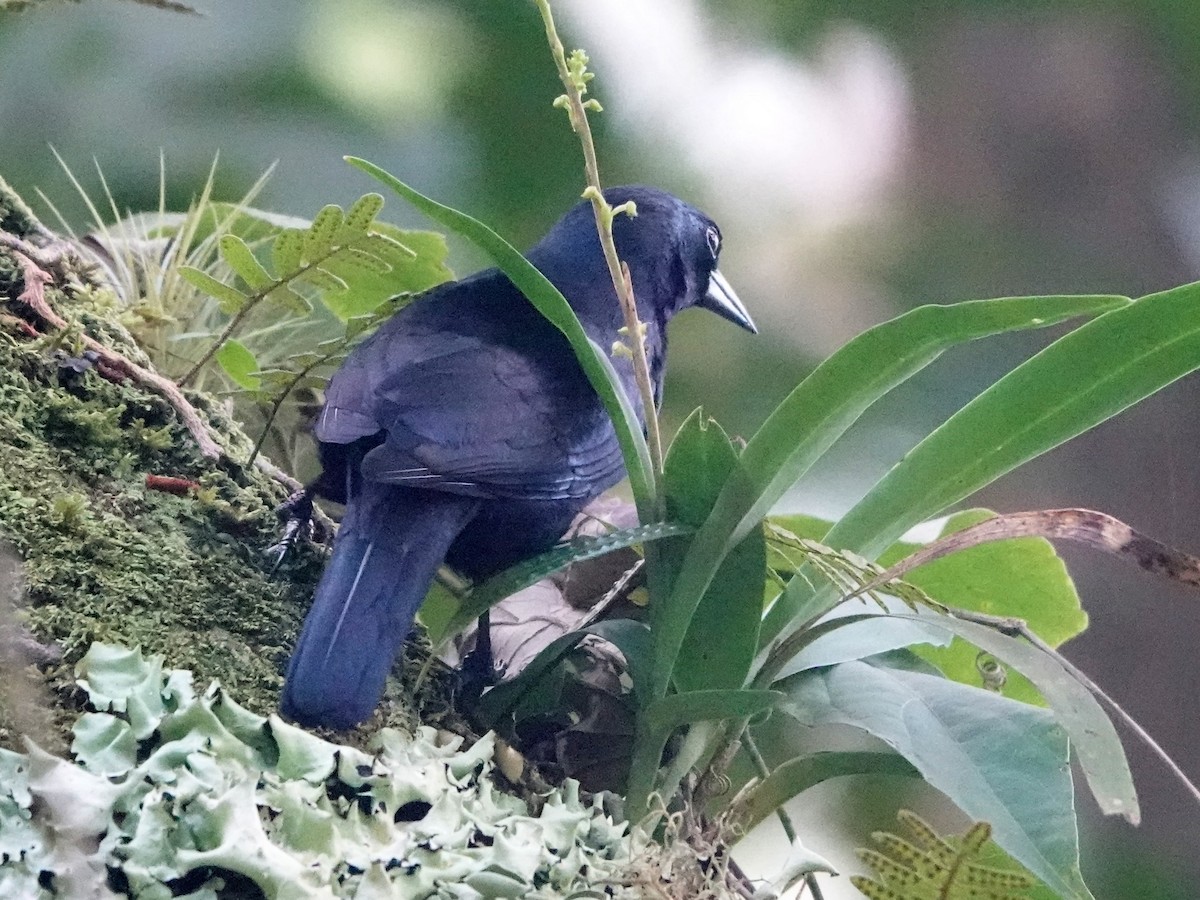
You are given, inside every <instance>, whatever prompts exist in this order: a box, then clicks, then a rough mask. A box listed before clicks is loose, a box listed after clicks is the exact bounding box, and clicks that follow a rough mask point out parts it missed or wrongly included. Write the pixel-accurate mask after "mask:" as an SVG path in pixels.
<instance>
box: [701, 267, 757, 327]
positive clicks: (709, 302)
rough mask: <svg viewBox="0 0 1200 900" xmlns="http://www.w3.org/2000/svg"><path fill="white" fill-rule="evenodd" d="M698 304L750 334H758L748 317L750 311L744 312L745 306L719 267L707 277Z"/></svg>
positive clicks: (752, 321)
mask: <svg viewBox="0 0 1200 900" xmlns="http://www.w3.org/2000/svg"><path fill="white" fill-rule="evenodd" d="M700 305H701V306H702V307H704V308H705V309H707V310H709V311H710V312H715V313H716V314H717V315H718V316H720V317H721V318H723V319H728V320H729V321H730V322H732V323H733V324H734V325H740V326H742V327H743V328H745V329H746V330H747V331H749V332H750V333H751V334H758V328H757V327H756V326H755V325H754V320H753V319H751V318H750V313H748V312H746V307H744V306H743V305H742V301H741V300H739V299H738V295H737V294H736V293H735V292H734V290H733V288H731V287H730V286H729V282H728V281H726V280H725V276H724V275H722V274H721V271H720V269H713V270H712V274H711V275H710V276H709V277H708V290H707V291H706V292H705V294H704V296H703V297H701V298H700Z"/></svg>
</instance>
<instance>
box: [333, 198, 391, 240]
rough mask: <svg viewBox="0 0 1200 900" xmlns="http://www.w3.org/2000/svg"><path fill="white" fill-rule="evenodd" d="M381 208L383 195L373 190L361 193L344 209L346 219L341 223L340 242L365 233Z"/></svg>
mask: <svg viewBox="0 0 1200 900" xmlns="http://www.w3.org/2000/svg"><path fill="white" fill-rule="evenodd" d="M381 209H383V195H382V194H376V193H374V192H372V193H370V194H363V195H362V196H361V197H359V198H358V199H357V200H355V201H354V203H353V205H351V207H350V208H349V209H348V210H346V221H345V222H344V223H343V225H342V234H341V239H342V243H349V242H350V241H351V240H352V239H353V238H356V237H361V236H362V235H365V234H366V233H367V230H368V229H369V228H370V227H371V223H372V222H374V221H375V217H376V216H377V215H379V211H380V210H381Z"/></svg>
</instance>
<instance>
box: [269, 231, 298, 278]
mask: <svg viewBox="0 0 1200 900" xmlns="http://www.w3.org/2000/svg"><path fill="white" fill-rule="evenodd" d="M304 235H305V232H304V231H302V230H301V229H299V228H288V229H285V230H284V231H281V232H279V236H278V237H276V238H275V243H274V244H272V245H271V263H272V264H273V265H274V266H275V271H276V273H278V275H279V277H280V278H287V277H288V276H290V275H292V274H293V273H294V272H295V271H296V270H297V269H299V268H300V264H301V263H302V262H303V261H304Z"/></svg>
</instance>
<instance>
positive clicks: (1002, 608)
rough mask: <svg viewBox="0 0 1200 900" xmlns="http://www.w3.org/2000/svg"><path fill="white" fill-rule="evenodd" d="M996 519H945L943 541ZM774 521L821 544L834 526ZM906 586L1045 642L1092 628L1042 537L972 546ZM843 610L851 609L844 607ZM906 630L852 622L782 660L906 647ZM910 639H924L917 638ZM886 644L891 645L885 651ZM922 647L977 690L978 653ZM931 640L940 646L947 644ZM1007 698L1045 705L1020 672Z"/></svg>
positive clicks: (890, 559)
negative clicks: (1010, 619)
mask: <svg viewBox="0 0 1200 900" xmlns="http://www.w3.org/2000/svg"><path fill="white" fill-rule="evenodd" d="M991 515H993V513H991V512H990V511H988V510H983V509H974V510H964V511H963V512H959V513H955V514H954V515H953V516H950V518H949V519H948V520H947V521H946V523H945V525H944V526H943V528H942V531H941V534H939V537H943V536H945V535H947V534H951V533H952V532H955V531H958V530H960V529H962V528H966V527H968V526H970V525H972V524H974V523H976V522H979V521H983V520H984V519H986V518H988V517H990V516H991ZM770 521H771V522H773V523H774V524H776V525H779V526H780V527H782V528H785V529H787V530H788V531H790V532H792V533H793V534H795V535H797V536H798V537H801V538H808V539H810V540H814V541H821V542H824V541H825V538H826V535H827V534H828V533H829V529H830V528H831V527H832V523H830V522H827V521H825V520H823V519H817V518H814V517H812V516H800V515H791V516H773V517H771V520H770ZM922 546H924V545H922V544H916V543H910V542H907V541H898V542H896V543H895V544H893V545H892V546H891V547H889V548H888V549H887V550H886V551H884V552H883V553H882V554H881V555H880V557H879V562H880V564H881V565H883V566H885V567H886V566H891V565H893V564H894V563H896V562H898V561H899V560H901V559H904V558H905V557H907V556H909V555H911V554H912V553H914V552H916V551H917V550H919V549H921V547H922ZM905 581H907V582H908V583H910V584H913V585H915V586H916V587H919V588H920V589H921V590H923V591H924V592H925V593H926V594H928V595H929V596H930V597H931V598H932V599H934V600H937V601H938V602H940V603H943V604H945V605H947V606H953V607H957V608H959V609H968V610H972V611H974V612H982V613H988V614H990V615H998V616H1015V617H1017V618H1020V619H1023V620H1024V621H1025V622H1026V624H1028V625H1029V627H1030V628H1032V629H1033V630H1034V631H1035V632H1036V633H1037V634H1038V636H1039V637H1040V638H1042V640H1044V641H1046V643H1048V644H1050V645H1051V646H1053V647H1057V646H1058V645H1059V644H1061V643H1063V642H1064V641H1066V640H1069V639H1070V638H1072V637H1074V636H1075V635H1077V634H1079V633H1081V632H1082V631H1083V630H1084V628H1085V627H1086V626H1087V615H1086V614H1085V613H1084V612H1083V610H1082V608H1081V606H1080V603H1079V595H1078V593H1077V592H1076V590H1075V585H1074V583H1073V582H1072V581H1071V577H1070V575H1069V574H1068V572H1067V570H1066V567H1065V565H1064V564H1063V561H1062V559H1061V558H1060V557H1059V556H1058V554H1057V553H1056V552H1055V551H1054V547H1053V546H1052V545H1051V544H1050V543H1049V542H1048V541H1044V540H1040V539H1038V538H1019V539H1016V540H1011V541H997V542H994V543H991V544H985V545H982V546H979V547H972V548H971V549H969V550H965V551H963V552H961V553H955V554H953V555H951V556H947V557H945V558H943V559H939V560H936V561H935V562H932V563H929V564H928V565H925V566H922V567H921V568H919V569H915V570H913V571H912V572H910V573H908V575H907V576H906V577H905ZM806 587H807V586H806ZM843 608H846V607H844V606H843V607H839V609H843ZM849 610H850V611H860V612H861V611H867V612H870V611H871V610H870V608H869V607H867V606H864V605H863V604H862V603H858V602H856V603H853V604H851V605H850V607H849ZM895 621H896V620H892V622H895ZM909 628H910V626H904V628H902V629H897V628H896V627H895V625H894V624H884V622H882V621H878V620H877V621H876V622H874V623H872V622H870V621H867V622H864V623H862V624H855V625H854V626H852V627H850V628H847V629H843V630H840V631H838V632H836V633H834V634H830V635H829V636H828V637H827V638H822V640H821V642H820V645H819V646H814V645H809V646H807V647H805V649H804V651H803V653H802V656H803V657H804V659H800V658H797V659H793V660H791V661H787V662H785V664H784V668H783V670H782V671H783V673H784V674H790V673H792V672H796V671H799V669H800V668H812V667H814V665H820V664H830V663H833V662H842V661H844V660H845V659H861V658H863V657H864V656H870V655H873V654H875V653H882V652H884V651H886V650H890V649H896V648H899V647H902V646H905V645H904V644H903V643H901V641H902V640H903V637H904V635H905V634H908V633H909V630H908V629H909ZM920 628H921V629H925V630H926V631H927V630H928V629H927V628H926V626H925V625H924V624H920ZM942 633H943V634H944V633H945V632H944V631H943V632H942ZM913 637H914V639H919V638H918V636H917V635H916V634H913ZM855 643H860V645H861V649H862V650H863V651H864V652H862V653H857V654H856V655H854V656H843V657H842V658H841V659H837V658H834V657H835V656H836V655H838V654H841V653H854V652H855V651H854V645H855ZM889 643H890V644H891V646H888V644H889ZM923 643H924V644H925V646H921V647H916V648H914V652H915V653H916V654H917V655H918V656H921V657H922V658H924V659H928V660H929V661H931V662H933V663H935V664H936V665H937V666H938V668H939V669H941V670H942V672H943V673H944V674H946V675H947V676H949V677H950V678H953V679H954V680H955V681H961V682H962V683H963V684H971V685H977V686H978V685H979V683H980V677H979V672H978V669H977V668H976V659H977V656H978V650H976V649H975V648H973V647H971V646H970V645H968V644H966V643H964V642H963V641H961V640H959V641H955V642H954V643H953V644H951V646H949V647H945V646H930V645H929V644H930V640H929V639H928V638H926V639H925V641H923ZM934 643H936V644H939V645H940V644H941V643H942V642H941V641H935V642H934ZM821 660H823V662H820V661H821ZM1004 695H1005V696H1006V697H1009V698H1011V699H1013V700H1022V701H1024V702H1026V703H1039V702H1041V695H1040V694H1038V692H1037V690H1036V689H1035V688H1034V687H1033V686H1032V685H1031V684H1030V683H1029V682H1028V681H1027V680H1026V679H1025V678H1024V676H1022V675H1021V674H1020V673H1014V674H1013V675H1012V677H1010V678H1009V680H1008V682H1007V683H1006V684H1005V686H1004Z"/></svg>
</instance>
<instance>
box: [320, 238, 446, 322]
mask: <svg viewBox="0 0 1200 900" xmlns="http://www.w3.org/2000/svg"><path fill="white" fill-rule="evenodd" d="M372 228H374V229H375V231H373V232H372V233H371V234H369V235H367V236H366V237H365V238H360V239H358V240H356V241H355V242H354V244H353V247H352V248H350V249H348V250H346V251H343V252H341V253H338V254H337V255H335V256H334V257H333V258H331V259H329V260H327V261H326V262H325V263H324V265H323V268H326V269H328V270H329V271H330V272H332V273H334V274H335V275H337V276H339V277H341V278H342V280H344V281H345V282H346V283H347V285H348V286H349V287H348V290H346V291H344V292H335V293H332V294H325V295H323V296H322V298H321V300H322V302H323V303H324V304H325V305H326V306H327V307H328V308H329V310H330V312H332V313H333V314H334V315H335V316H337V317H338V318H339V319H340V320H341V321H343V322H346V321H348V320H350V319H353V318H354V317H356V316H361V315H366V314H368V313H373V312H375V310H377V309H378V308H379V307H380V305H381V304H382V303H383V302H384V301H385V300H388V299H389V298H394V297H396V296H398V295H402V294H421V293H424V292H425V291H427V290H429V289H430V288H432V287H435V286H437V285H439V284H442V283H443V282H445V281H447V280H449V279H450V278H452V277H453V275H454V273H453V272H451V271H450V269H449V268H448V267H447V266H446V257H447V254H448V253H449V249H448V248H447V246H446V239H445V237H443V236H442V235H440V234H438V233H436V232H433V231H406V230H404V229H401V228H397V227H396V226H394V225H389V224H387V223H386V222H375V223H374V224H373V225H372ZM360 253H365V254H367V256H369V257H370V258H373V259H375V260H377V261H378V263H379V264H380V265H378V266H374V265H373V264H364V262H363V261H362V260H361V259H360V257H359V254H360ZM382 266H387V267H388V268H386V269H384V268H382Z"/></svg>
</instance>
